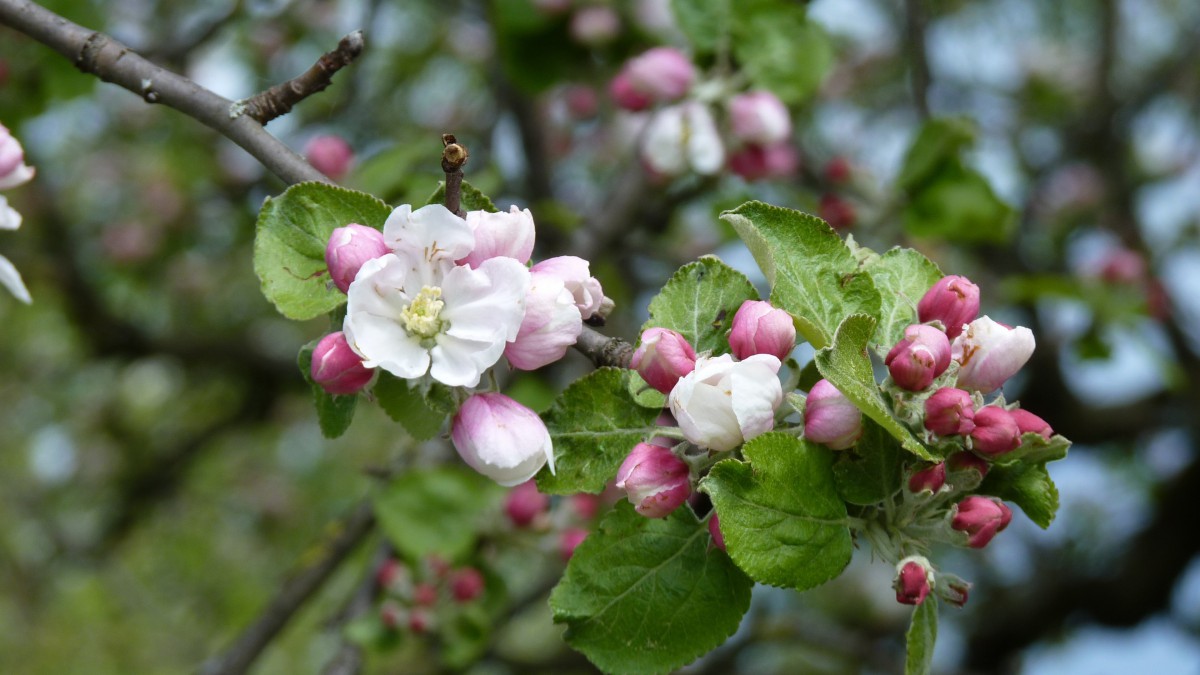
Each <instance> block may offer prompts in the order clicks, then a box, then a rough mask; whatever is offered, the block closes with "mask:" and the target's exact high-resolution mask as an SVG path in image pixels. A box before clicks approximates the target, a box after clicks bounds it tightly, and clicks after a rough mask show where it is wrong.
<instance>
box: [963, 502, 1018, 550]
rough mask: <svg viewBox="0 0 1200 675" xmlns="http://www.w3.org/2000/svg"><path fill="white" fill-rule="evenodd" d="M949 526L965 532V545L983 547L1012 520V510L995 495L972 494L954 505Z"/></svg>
mask: <svg viewBox="0 0 1200 675" xmlns="http://www.w3.org/2000/svg"><path fill="white" fill-rule="evenodd" d="M953 513H954V515H953V517H952V518H951V520H950V527H951V528H952V529H955V530H958V531H959V532H965V533H966V535H967V545H968V546H970V547H971V548H983V547H984V546H987V544H988V542H989V541H991V540H992V538H993V537H995V536H996V533H998V532H1000V531H1001V530H1003V529H1004V528H1006V527H1008V524H1009V523H1010V522H1011V521H1012V510H1011V509H1009V508H1008V507H1007V506H1005V505H1004V502H1002V501H1000V500H999V499H996V498H995V497H981V496H979V495H972V496H970V497H967V498H966V499H964V500H962V501H961V502H959V503H958V504H957V505H955V507H954V511H953Z"/></svg>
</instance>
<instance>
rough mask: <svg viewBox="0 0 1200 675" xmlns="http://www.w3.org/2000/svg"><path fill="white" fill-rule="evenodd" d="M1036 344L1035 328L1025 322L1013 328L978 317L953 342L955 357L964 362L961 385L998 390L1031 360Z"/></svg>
mask: <svg viewBox="0 0 1200 675" xmlns="http://www.w3.org/2000/svg"><path fill="white" fill-rule="evenodd" d="M1035 345H1036V341H1035V340H1034V338H1033V331H1031V330H1029V329H1028V328H1025V327H1024V326H1017V327H1016V328H1010V327H1008V326H1005V325H1003V324H1001V323H997V322H995V321H993V320H992V319H991V317H987V316H981V317H979V318H978V319H975V320H974V321H972V322H971V323H969V324H967V326H966V329H965V330H964V331H963V332H962V334H961V335H959V336H958V337H956V338H954V342H953V344H951V345H950V350H951V357H952V358H953V359H954V360H955V361H958V363H959V364H960V365H961V366H962V367H961V368H960V369H959V371H958V386H959V388H961V389H966V390H968V391H979V392H982V393H984V394H988V393H991V392H993V391H995V390H996V389H998V388H999V387H1000V386H1001V385H1003V384H1004V382H1005V381H1006V380H1008V378H1010V377H1012V376H1013V375H1015V374H1016V373H1017V371H1018V370H1020V369H1021V367H1022V366H1024V365H1025V363H1026V362H1027V361H1029V357H1031V356H1033V349H1034V347H1035Z"/></svg>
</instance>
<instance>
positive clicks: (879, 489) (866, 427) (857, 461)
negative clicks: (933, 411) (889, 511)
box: [833, 417, 903, 506]
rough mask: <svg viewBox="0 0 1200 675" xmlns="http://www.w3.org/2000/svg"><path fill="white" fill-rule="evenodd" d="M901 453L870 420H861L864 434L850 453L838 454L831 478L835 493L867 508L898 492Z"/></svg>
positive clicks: (896, 444)
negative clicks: (835, 485) (835, 488)
mask: <svg viewBox="0 0 1200 675" xmlns="http://www.w3.org/2000/svg"><path fill="white" fill-rule="evenodd" d="M902 458H903V455H902V451H901V449H900V444H899V443H897V442H896V439H895V437H893V436H892V435H891V434H890V433H888V432H887V431H886V430H884V428H883V427H881V426H879V425H878V424H877V423H875V421H874V420H872V419H871V418H869V417H868V418H866V419H864V420H863V435H862V438H860V439H859V440H858V443H856V444H855V445H854V447H853V448H852V449H850V450H847V451H844V452H839V453H837V461H835V462H834V464H833V477H834V481H835V482H836V483H837V489H838V494H839V495H841V497H842V499H844V500H846V501H848V502H850V503H851V504H858V505H860V506H870V505H871V504H878V503H879V502H881V501H883V500H885V499H888V498H889V497H891V496H892V495H893V494H895V493H896V491H897V490H899V489H900V481H901V474H902V470H903V466H902V464H903V462H902Z"/></svg>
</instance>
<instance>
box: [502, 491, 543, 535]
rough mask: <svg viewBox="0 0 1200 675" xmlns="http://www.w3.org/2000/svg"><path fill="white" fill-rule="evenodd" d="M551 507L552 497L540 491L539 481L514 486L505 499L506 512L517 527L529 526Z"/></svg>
mask: <svg viewBox="0 0 1200 675" xmlns="http://www.w3.org/2000/svg"><path fill="white" fill-rule="evenodd" d="M549 509H550V497H548V496H546V495H544V494H542V493H540V492H538V489H537V483H535V482H533V481H531V480H529V481H525V482H524V483H521V484H520V485H518V486H516V487H515V488H513V489H512V490H511V491H510V492H509V493H508V496H507V497H505V499H504V512H505V513H506V514H508V519H509V520H510V521H512V524H513V525H515V526H517V527H528V526H529V524H530V523H532V522H533V521H534V520H535V519H536V518H537V517H538V516H540V515H542V514H543V513H545V512H546V511H548V510H549Z"/></svg>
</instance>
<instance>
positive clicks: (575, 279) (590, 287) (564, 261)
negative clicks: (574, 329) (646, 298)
mask: <svg viewBox="0 0 1200 675" xmlns="http://www.w3.org/2000/svg"><path fill="white" fill-rule="evenodd" d="M529 271H530V272H534V273H541V274H549V275H552V276H555V277H558V278H559V279H562V282H563V285H564V286H565V287H566V289H567V290H568V291H570V293H571V297H572V298H573V299H574V301H575V306H576V307H578V308H579V315H580V316H581V317H582V318H583V319H584V320H585V321H586V320H587V319H590V318H592V317H593V316H595V315H597V314H599V315H600V316H605V315H606V314H607V312H608V311H611V309H612V301H611V300H609V299H608V298H606V297H604V289H603V288H602V287H601V286H600V280H599V279H597V278H596V277H594V276H592V271H591V263H589V262H588V261H586V260H584V259H583V258H579V257H576V256H573V255H560V256H558V257H555V258H547V259H545V260H543V261H541V262H539V263H538V264H536V265H534V266H533V267H531V268H530V270H529ZM606 307H607V310H606V309H605V308H606Z"/></svg>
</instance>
